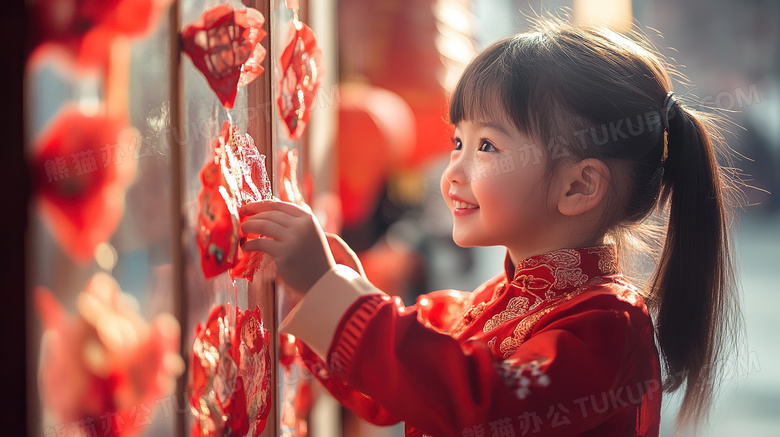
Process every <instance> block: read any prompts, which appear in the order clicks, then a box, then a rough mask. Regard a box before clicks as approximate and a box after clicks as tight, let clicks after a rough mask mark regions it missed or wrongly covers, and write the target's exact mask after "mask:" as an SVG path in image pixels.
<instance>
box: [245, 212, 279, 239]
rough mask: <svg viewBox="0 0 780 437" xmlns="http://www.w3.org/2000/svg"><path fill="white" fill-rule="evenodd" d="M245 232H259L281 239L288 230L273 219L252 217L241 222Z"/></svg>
mask: <svg viewBox="0 0 780 437" xmlns="http://www.w3.org/2000/svg"><path fill="white" fill-rule="evenodd" d="M241 230H242V231H243V232H244V233H245V234H260V235H263V236H266V237H269V238H272V239H274V240H277V241H278V240H279V239H281V238H282V237H283V236H284V235H285V234H286V233H288V232H289V230H288V229H287V228H286V227H285V226H283V225H280V224H279V223H277V222H275V221H273V220H266V219H262V218H257V217H254V218H252V219H250V220H246V221H245V222H244V223H242V224H241Z"/></svg>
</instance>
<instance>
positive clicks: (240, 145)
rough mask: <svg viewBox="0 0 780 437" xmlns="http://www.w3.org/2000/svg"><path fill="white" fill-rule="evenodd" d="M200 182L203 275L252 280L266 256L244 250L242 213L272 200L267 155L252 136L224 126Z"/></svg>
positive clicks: (200, 247)
mask: <svg viewBox="0 0 780 437" xmlns="http://www.w3.org/2000/svg"><path fill="white" fill-rule="evenodd" d="M200 179H201V184H202V186H201V191H200V194H199V196H198V203H199V205H200V213H199V215H198V227H197V229H198V234H197V243H198V248H199V249H200V253H201V266H202V269H203V273H204V275H205V276H206V277H207V278H211V277H214V276H216V275H218V274H220V273H222V272H224V271H227V270H228V269H230V270H231V272H230V273H231V276H232V277H234V278H236V277H238V278H246V279H249V280H250V281H251V280H252V278H253V277H254V274H255V271H257V269H258V268H260V265H261V263H262V262H263V254H262V253H258V252H252V253H244V252H243V251H241V249H240V247H239V241H240V239H241V238H242V237H244V235H243V234H242V233H241V231H240V226H239V223H240V221H239V220H240V217H239V214H238V211H239V209H240V208H241V207H242V206H243V205H245V204H247V203H251V202H257V201H260V200H263V199H270V198H272V197H273V193H272V191H271V183H270V181H269V180H268V173H267V171H266V168H265V156H264V155H262V154H260V152H258V151H257V148H256V147H255V143H254V141H253V140H252V137H251V136H249V134H243V135H242V134H241V133H240V132H239V130H238V127H236V126H232V125H230V123H228V122H225V124H224V126H223V128H222V133H221V134H220V136H219V138H218V139H217V140H216V141H215V143H214V155H213V157H212V158H211V159H209V160H208V161H207V162H206V164H205V165H204V167H203V169H201V172H200ZM247 237H249V238H256V236H253V235H249V236H247Z"/></svg>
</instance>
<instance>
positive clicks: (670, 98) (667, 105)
mask: <svg viewBox="0 0 780 437" xmlns="http://www.w3.org/2000/svg"><path fill="white" fill-rule="evenodd" d="M676 104H677V99H675V98H674V91H669V92H668V93H666V97H664V103H663V104H662V105H661V111H662V112H661V119H662V120H663V122H664V132H666V135H664V138H662V140H661V141H662V142H663V144H664V151H663V154H662V155H661V168H663V165H664V163H665V162H666V158H667V157H668V156H669V147H668V145H667V143H668V142H669V111H671V110H672V106H674V105H676Z"/></svg>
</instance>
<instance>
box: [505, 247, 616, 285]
mask: <svg viewBox="0 0 780 437" xmlns="http://www.w3.org/2000/svg"><path fill="white" fill-rule="evenodd" d="M504 269H505V273H506V277H507V280H508V282H510V283H511V284H512V285H515V286H518V287H521V288H525V289H528V290H533V289H543V288H544V289H549V288H552V289H555V290H566V289H571V288H577V287H579V286H580V285H582V284H583V283H585V282H586V281H587V280H588V279H589V278H593V277H596V276H605V275H613V274H617V273H619V272H620V263H619V261H618V257H617V248H616V246H615V245H614V244H605V245H601V246H591V247H584V248H579V249H559V250H554V251H551V252H547V253H543V254H540V255H533V256H529V257H527V258H524V259H523V260H521V261H520V262H519V263H517V265H513V264H512V260H511V259H510V258H509V252H507V254H506V257H505V259H504Z"/></svg>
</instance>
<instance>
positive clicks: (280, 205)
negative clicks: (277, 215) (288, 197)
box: [240, 200, 306, 217]
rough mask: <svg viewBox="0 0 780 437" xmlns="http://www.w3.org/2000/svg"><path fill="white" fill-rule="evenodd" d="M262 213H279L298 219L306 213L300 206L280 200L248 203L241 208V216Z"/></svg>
mask: <svg viewBox="0 0 780 437" xmlns="http://www.w3.org/2000/svg"><path fill="white" fill-rule="evenodd" d="M264 211H281V212H283V213H287V214H290V215H291V216H293V217H298V216H300V215H302V214H305V213H306V211H304V210H303V208H301V207H300V206H298V205H296V204H294V203H290V202H283V201H281V200H263V201H261V202H255V203H248V204H246V205H244V206H243V207H242V208H241V211H240V214H241V215H252V214H257V213H259V212H264Z"/></svg>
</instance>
